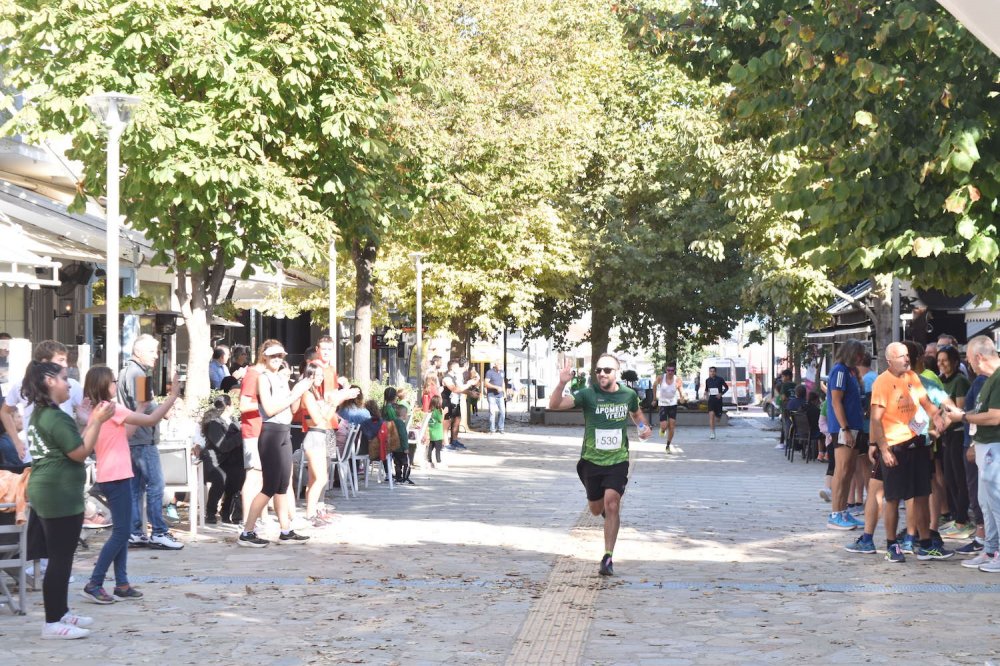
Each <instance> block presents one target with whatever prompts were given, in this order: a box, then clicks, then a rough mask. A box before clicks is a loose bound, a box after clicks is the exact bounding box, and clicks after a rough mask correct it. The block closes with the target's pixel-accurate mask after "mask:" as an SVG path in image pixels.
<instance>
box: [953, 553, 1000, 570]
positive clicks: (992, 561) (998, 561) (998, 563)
mask: <svg viewBox="0 0 1000 666" xmlns="http://www.w3.org/2000/svg"><path fill="white" fill-rule="evenodd" d="M962 564H965V562H962ZM979 570H980V571H984V572H986V573H1000V553H995V554H994V555H993V557H991V558H989V561H988V562H983V563H982V564H980V565H979Z"/></svg>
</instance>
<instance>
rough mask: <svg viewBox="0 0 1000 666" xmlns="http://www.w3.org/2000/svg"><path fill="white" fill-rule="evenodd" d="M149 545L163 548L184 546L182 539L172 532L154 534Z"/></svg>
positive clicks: (175, 548) (173, 548) (176, 548)
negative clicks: (176, 537)
mask: <svg viewBox="0 0 1000 666" xmlns="http://www.w3.org/2000/svg"><path fill="white" fill-rule="evenodd" d="M149 547H150V548H159V549H161V550H180V549H181V548H183V547H184V544H182V543H181V542H180V541H178V540H177V539H175V538H174V535H173V534H171V533H170V532H167V533H166V534H154V535H152V536H151V537H149Z"/></svg>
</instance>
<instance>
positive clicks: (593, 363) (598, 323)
mask: <svg viewBox="0 0 1000 666" xmlns="http://www.w3.org/2000/svg"><path fill="white" fill-rule="evenodd" d="M590 305H591V310H590V312H591V314H590V379H591V381H592V382H594V383H595V384H596V382H597V379H596V377H597V370H596V368H597V359H598V358H600V356H601V354H604V353H607V351H608V345H610V344H611V320H612V316H611V312H610V311H608V309H607V307H606V305H605V304H604V303H599V302H598V300H597V299H596V298H592V299H591V304H590Z"/></svg>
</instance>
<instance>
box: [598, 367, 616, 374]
mask: <svg viewBox="0 0 1000 666" xmlns="http://www.w3.org/2000/svg"><path fill="white" fill-rule="evenodd" d="M616 369H617V368H597V374H599V375H610V374H611V373H612V372H614V371H615V370H616Z"/></svg>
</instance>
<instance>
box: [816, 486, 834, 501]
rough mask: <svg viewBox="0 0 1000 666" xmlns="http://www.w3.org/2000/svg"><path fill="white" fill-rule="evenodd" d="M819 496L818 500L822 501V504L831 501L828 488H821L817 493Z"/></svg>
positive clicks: (831, 497)
mask: <svg viewBox="0 0 1000 666" xmlns="http://www.w3.org/2000/svg"><path fill="white" fill-rule="evenodd" d="M819 496H820V499H822V500H823V501H824V502H832V501H833V492H832V491H831V490H830V489H829V488H821V489H820V491H819Z"/></svg>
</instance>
